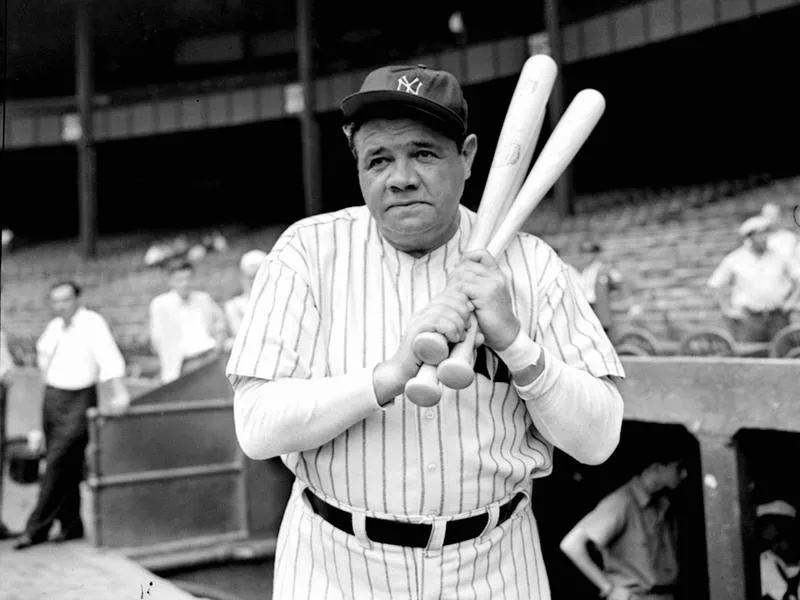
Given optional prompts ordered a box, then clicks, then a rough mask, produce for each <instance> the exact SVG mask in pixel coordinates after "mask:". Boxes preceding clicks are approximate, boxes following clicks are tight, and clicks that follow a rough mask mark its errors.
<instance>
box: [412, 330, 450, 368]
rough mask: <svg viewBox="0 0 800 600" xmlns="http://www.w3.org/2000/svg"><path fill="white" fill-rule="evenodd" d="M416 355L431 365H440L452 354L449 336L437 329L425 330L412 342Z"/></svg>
mask: <svg viewBox="0 0 800 600" xmlns="http://www.w3.org/2000/svg"><path fill="white" fill-rule="evenodd" d="M411 349H412V350H413V351H414V355H415V356H416V357H417V358H418V359H419V360H421V361H422V362H424V363H426V364H429V365H438V364H439V363H440V362H442V361H443V360H444V359H445V358H447V356H448V355H449V354H450V346H449V345H448V344H447V338H446V337H444V336H443V335H442V334H441V333H437V332H436V331H423V332H422V333H420V334H419V335H418V336H417V337H416V338H414V341H413V342H412V344H411Z"/></svg>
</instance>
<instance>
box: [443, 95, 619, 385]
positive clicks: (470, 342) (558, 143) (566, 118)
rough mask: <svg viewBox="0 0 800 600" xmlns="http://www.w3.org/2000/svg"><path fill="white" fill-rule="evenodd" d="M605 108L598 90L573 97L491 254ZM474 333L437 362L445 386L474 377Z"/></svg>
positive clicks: (509, 236) (543, 191)
mask: <svg viewBox="0 0 800 600" xmlns="http://www.w3.org/2000/svg"><path fill="white" fill-rule="evenodd" d="M605 107H606V101H605V98H603V95H602V94H601V93H600V92H598V91H597V90H592V89H585V90H581V91H580V92H579V93H578V94H577V95H576V96H575V98H574V99H573V100H572V102H571V103H570V105H569V106H568V107H567V110H566V111H564V115H563V116H562V117H561V119H560V120H559V122H558V124H557V125H556V128H555V129H554V130H553V133H552V134H551V135H550V138H549V139H548V140H547V143H546V144H545V146H544V148H542V151H541V153H540V154H539V157H538V158H537V160H536V162H535V163H534V165H533V167H532V168H531V172H530V173H529V174H528V177H527V179H526V180H525V184H524V185H523V186H522V189H521V190H520V191H519V194H517V197H516V199H515V200H514V202H513V204H512V205H511V207H510V208H509V210H508V213H507V214H506V216H505V219H503V221H502V223H501V224H500V225H499V227H498V228H497V230H496V231H495V232H494V234H493V235H492V239H491V241H489V243H488V244H487V245H486V246H485V247H486V249H487V250H488V251H489V253H490V254H492V256H494V257H499V256H500V254H502V252H503V251H504V250H505V248H506V246H507V245H508V243H509V242H510V241H511V240H512V239H513V238H514V236H515V235H516V234H517V232H518V231H519V230H520V228H521V227H522V226H523V225H524V223H525V221H526V220H527V219H528V217H529V216H530V214H531V213H532V212H533V210H534V209H535V208H536V207H537V206H538V205H539V203H540V202H541V201H542V199H543V198H544V197H545V194H547V192H548V191H549V190H550V188H551V187H552V186H553V184H554V183H555V182H556V180H557V179H558V178H559V177H560V176H561V174H562V173H563V172H564V170H565V169H566V168H567V166H568V165H569V163H570V162H572V159H573V158H575V155H576V154H577V153H578V150H580V148H581V146H583V144H584V142H586V140H587V138H588V137H589V134H590V133H591V132H592V130H593V129H594V128H595V126H596V125H597V122H598V121H599V120H600V117H601V116H602V115H603V112H604V111H605ZM476 333H477V328H471V329H470V330H469V331H468V335H467V337H466V339H465V340H464V341H463V342H461V343H460V344H457V345H456V346H455V347H454V348H453V350H452V352H451V353H450V357H449V358H448V359H445V360H443V361H442V362H441V363H440V364H439V366H438V369H437V375H438V378H439V381H441V382H442V383H443V384H444V385H446V386H447V387H449V388H452V389H463V388H465V387H466V386H468V385H469V384H470V383H472V380H473V379H474V377H475V373H474V371H473V363H474V350H475V335H476Z"/></svg>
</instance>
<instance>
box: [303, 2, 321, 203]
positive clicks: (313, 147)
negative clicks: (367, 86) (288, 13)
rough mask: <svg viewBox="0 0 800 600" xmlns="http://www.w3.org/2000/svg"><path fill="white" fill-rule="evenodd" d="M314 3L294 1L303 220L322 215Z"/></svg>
mask: <svg viewBox="0 0 800 600" xmlns="http://www.w3.org/2000/svg"><path fill="white" fill-rule="evenodd" d="M313 1H314V0H297V42H298V44H297V67H298V71H299V74H300V84H301V85H302V87H303V111H302V113H301V114H300V127H301V130H302V144H303V196H304V200H305V214H306V216H311V215H315V214H318V213H320V212H322V199H321V193H320V189H321V187H322V185H321V184H322V181H321V177H322V171H321V168H320V164H321V163H320V149H319V123H317V120H316V118H315V116H314V112H315V110H316V84H315V82H314V57H313V50H312V48H313V46H312V44H313V43H314V42H313V40H314V36H313V24H312V12H313Z"/></svg>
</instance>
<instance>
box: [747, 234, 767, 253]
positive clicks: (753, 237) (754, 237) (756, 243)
mask: <svg viewBox="0 0 800 600" xmlns="http://www.w3.org/2000/svg"><path fill="white" fill-rule="evenodd" d="M749 237H750V244H751V245H752V246H753V249H754V250H755V251H756V252H763V251H764V250H765V249H766V247H767V238H768V237H769V231H766V230H765V231H754V232H753V233H751V234H750V236H749Z"/></svg>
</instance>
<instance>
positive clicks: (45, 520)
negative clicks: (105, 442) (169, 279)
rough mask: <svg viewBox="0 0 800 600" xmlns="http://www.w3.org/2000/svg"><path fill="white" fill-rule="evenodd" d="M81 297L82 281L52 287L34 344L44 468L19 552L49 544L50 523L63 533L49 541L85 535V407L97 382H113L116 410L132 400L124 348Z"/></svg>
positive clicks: (93, 399)
mask: <svg viewBox="0 0 800 600" xmlns="http://www.w3.org/2000/svg"><path fill="white" fill-rule="evenodd" d="M80 295H81V289H80V287H79V286H78V285H77V284H76V283H74V282H72V281H66V282H62V283H57V284H55V285H54V286H53V287H52V288H51V289H50V304H51V306H52V309H53V313H54V314H55V318H54V319H53V320H52V321H50V323H49V324H48V325H47V328H46V329H45V331H44V333H43V334H42V336H41V337H40V338H39V340H38V342H37V344H36V353H37V361H38V363H39V369H40V370H41V373H42V379H43V380H44V384H45V390H44V403H43V407H42V426H43V429H44V435H45V443H46V457H45V458H46V462H47V469H46V471H45V473H44V476H43V477H42V479H41V482H40V488H39V498H38V500H37V503H36V507H35V508H34V510H33V512H32V513H31V515H30V517H29V518H28V523H27V524H26V526H25V532H24V533H23V534H22V536H20V539H19V540H18V542H17V543H16V544H15V546H14V548H15V549H17V550H20V549H23V548H27V547H29V546H33V545H35V544H40V543H42V542H46V541H47V540H48V536H49V533H50V528H51V526H52V525H53V523H54V522H55V521H58V522H59V523H60V533H59V535H58V536H57V537H56V538H55V540H54V541H66V540H71V539H77V538H80V537H83V523H82V522H81V515H80V482H81V478H82V476H83V467H84V459H85V452H86V445H87V443H88V441H89V432H88V422H87V419H86V411H87V410H88V409H89V408H90V407H93V406H96V405H97V384H98V383H100V382H109V383H110V384H111V386H112V388H113V396H112V398H111V401H110V408H111V410H112V411H113V412H122V411H124V410H126V409H127V407H128V404H129V402H130V396H129V395H128V391H127V389H126V388H125V384H124V383H123V381H122V378H123V377H124V375H125V361H124V359H123V358H122V354H121V353H120V351H119V348H118V347H117V344H116V343H115V342H114V338H113V337H112V335H111V331H110V330H109V328H108V325H107V324H106V322H105V320H104V319H103V317H101V316H100V315H99V314H97V313H96V312H94V311H92V310H88V309H86V308H83V307H82V306H81V305H80Z"/></svg>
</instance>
